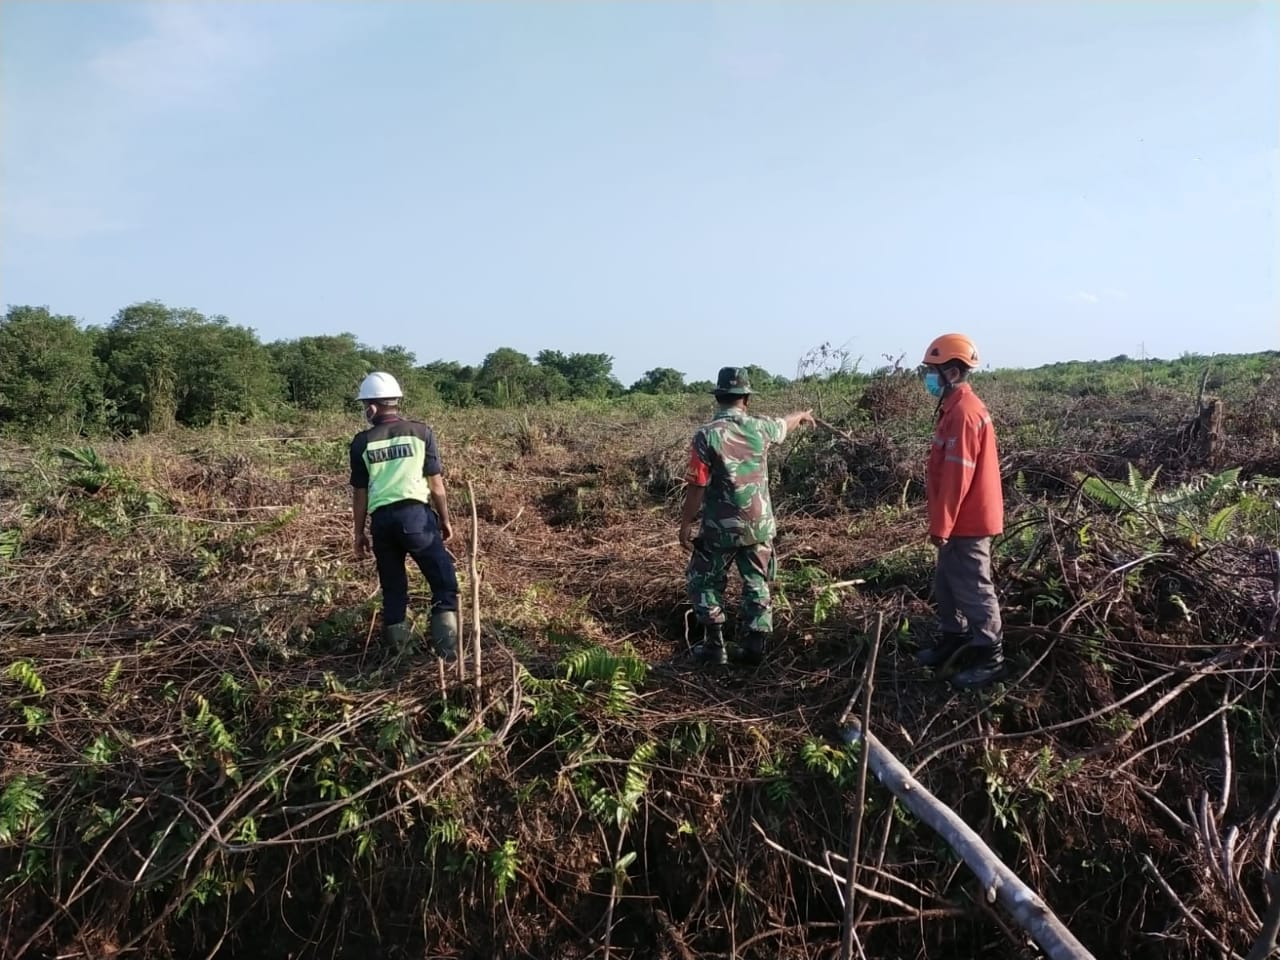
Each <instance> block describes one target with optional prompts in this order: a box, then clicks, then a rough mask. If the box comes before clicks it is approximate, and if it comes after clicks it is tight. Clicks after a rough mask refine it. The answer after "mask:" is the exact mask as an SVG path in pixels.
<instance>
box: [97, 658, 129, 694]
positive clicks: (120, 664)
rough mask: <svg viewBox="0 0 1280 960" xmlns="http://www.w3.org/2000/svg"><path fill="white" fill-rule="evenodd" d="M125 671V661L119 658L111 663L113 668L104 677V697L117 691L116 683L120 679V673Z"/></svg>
mask: <svg viewBox="0 0 1280 960" xmlns="http://www.w3.org/2000/svg"><path fill="white" fill-rule="evenodd" d="M123 672H124V661H123V660H117V661H116V662H115V663H113V664H112V665H111V669H110V670H108V671H107V675H106V676H105V677H103V678H102V695H103V696H104V697H109V696H111V694H112V692H114V691H115V688H116V684H117V683H118V682H119V681H120V674H121V673H123Z"/></svg>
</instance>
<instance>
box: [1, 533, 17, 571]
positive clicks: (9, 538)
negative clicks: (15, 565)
mask: <svg viewBox="0 0 1280 960" xmlns="http://www.w3.org/2000/svg"><path fill="white" fill-rule="evenodd" d="M21 552H22V531H21V530H20V529H18V528H17V527H9V528H7V529H4V530H0V563H4V562H6V561H9V560H17V559H18V556H19V554H20V553H21Z"/></svg>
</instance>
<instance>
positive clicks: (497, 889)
mask: <svg viewBox="0 0 1280 960" xmlns="http://www.w3.org/2000/svg"><path fill="white" fill-rule="evenodd" d="M519 868H520V857H519V855H518V847H517V845H516V841H515V840H512V839H510V838H508V839H506V840H504V841H502V845H501V846H499V847H496V848H494V849H493V850H492V851H491V852H490V853H489V870H490V871H491V872H492V873H493V890H494V893H495V894H496V895H497V898H498V899H499V900H501V899H502V898H503V897H505V896H506V895H507V888H508V887H510V886H511V884H513V883H515V880H516V876H517V875H518V871H519Z"/></svg>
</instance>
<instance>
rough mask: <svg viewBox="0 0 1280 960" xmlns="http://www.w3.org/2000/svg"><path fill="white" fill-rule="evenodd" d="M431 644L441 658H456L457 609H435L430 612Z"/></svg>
mask: <svg viewBox="0 0 1280 960" xmlns="http://www.w3.org/2000/svg"><path fill="white" fill-rule="evenodd" d="M431 645H432V646H433V647H435V648H436V654H437V655H438V656H440V657H441V658H443V659H445V660H457V659H458V611H456V610H436V611H435V612H434V613H432V614H431Z"/></svg>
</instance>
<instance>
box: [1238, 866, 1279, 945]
mask: <svg viewBox="0 0 1280 960" xmlns="http://www.w3.org/2000/svg"><path fill="white" fill-rule="evenodd" d="M1267 892H1268V894H1269V895H1270V896H1271V906H1269V907H1268V908H1267V915H1266V916H1265V917H1264V918H1263V920H1262V933H1260V934H1259V935H1258V939H1257V940H1256V941H1254V944H1253V949H1252V950H1250V951H1249V955H1248V956H1247V957H1245V958H1244V960H1267V957H1269V956H1271V954H1272V952H1273V951H1274V950H1275V948H1276V940H1277V938H1280V874H1276V875H1274V876H1273V877H1271V880H1270V882H1269V883H1268V884H1267Z"/></svg>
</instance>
